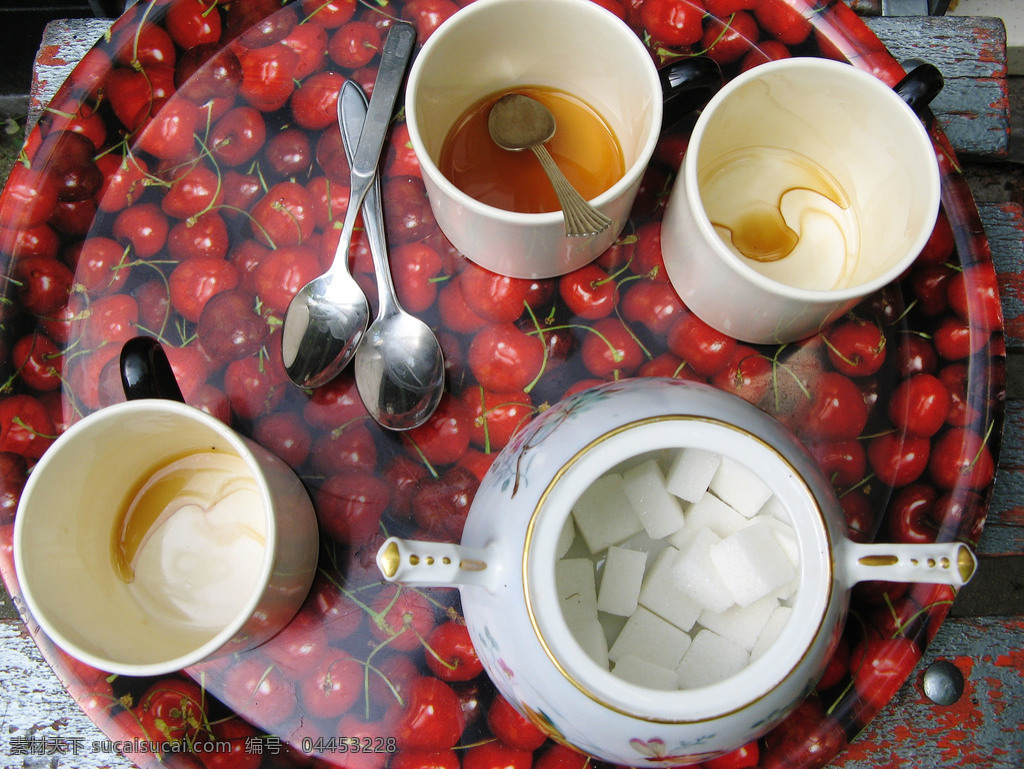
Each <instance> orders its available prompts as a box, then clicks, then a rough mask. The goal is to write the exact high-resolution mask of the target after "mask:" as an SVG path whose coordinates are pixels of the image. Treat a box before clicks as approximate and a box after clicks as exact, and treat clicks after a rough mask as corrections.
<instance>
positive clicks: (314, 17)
mask: <svg viewBox="0 0 1024 769" xmlns="http://www.w3.org/2000/svg"><path fill="white" fill-rule="evenodd" d="M355 12H356V0H302V13H303V14H304V15H305V17H306V18H307V19H309V20H310V21H312V22H315V23H316V24H319V25H320V26H321V27H326V28H327V29H337V28H338V27H340V26H341V25H342V24H344V23H345V22H346V21H348V20H349V19H351V18H352V17H353V16H354V15H355Z"/></svg>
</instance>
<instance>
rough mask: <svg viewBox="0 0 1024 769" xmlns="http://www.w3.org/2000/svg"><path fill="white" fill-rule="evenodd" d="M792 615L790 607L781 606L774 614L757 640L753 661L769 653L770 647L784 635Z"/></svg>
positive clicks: (751, 653) (752, 652)
mask: <svg viewBox="0 0 1024 769" xmlns="http://www.w3.org/2000/svg"><path fill="white" fill-rule="evenodd" d="M792 613H793V610H792V609H790V608H789V607H788V606H780V607H778V608H777V609H776V610H775V611H773V612H772V616H771V617H769V618H768V623H767V624H766V625H765V627H764V630H763V631H762V633H761V637H760V638H758V639H757V643H755V644H754V648H753V649H751V650H750V659H751V661H753V660H756V659H757V658H758V657H760V656H761V655H762V654H764V653H765V652H766V651H768V647H770V646H771V645H772V644H773V643H775V641H776V639H777V638H778V637H779V634H780V633H782V628H784V627H785V626H786V621H787V620H788V619H789V615H790V614H792Z"/></svg>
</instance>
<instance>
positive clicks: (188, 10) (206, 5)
mask: <svg viewBox="0 0 1024 769" xmlns="http://www.w3.org/2000/svg"><path fill="white" fill-rule="evenodd" d="M164 25H165V26H166V28H167V32H168V34H170V36H171V38H172V39H173V40H174V42H175V43H177V44H178V45H179V46H181V47H182V48H194V47H196V46H197V45H205V44H207V43H216V42H218V41H219V40H220V33H221V19H220V13H219V12H218V11H217V7H216V3H215V2H214V1H213V0H184V2H175V3H171V5H170V6H169V7H168V9H167V15H166V16H165V17H164Z"/></svg>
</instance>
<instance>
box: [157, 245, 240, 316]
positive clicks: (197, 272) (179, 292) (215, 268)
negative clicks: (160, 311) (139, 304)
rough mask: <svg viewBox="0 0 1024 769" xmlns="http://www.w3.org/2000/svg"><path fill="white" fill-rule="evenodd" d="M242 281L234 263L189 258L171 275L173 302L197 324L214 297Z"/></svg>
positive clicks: (181, 312) (203, 258)
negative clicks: (207, 304)
mask: <svg viewBox="0 0 1024 769" xmlns="http://www.w3.org/2000/svg"><path fill="white" fill-rule="evenodd" d="M238 283H239V278H238V271H237V270H236V269H235V267H234V265H232V264H231V262H226V261H224V260H223V259H214V258H210V257H201V256H197V257H193V258H191V259H186V260H185V261H184V262H181V263H180V264H178V266H177V267H175V268H174V270H173V271H172V272H171V275H170V278H168V284H169V286H170V291H171V293H170V296H171V305H172V306H173V307H174V309H175V310H177V311H178V312H179V313H180V314H181V315H182V317H184V318H185V319H186V320H190V321H192V322H193V323H196V322H198V321H199V318H200V316H201V315H202V312H203V308H204V307H205V306H206V303H207V302H209V301H210V299H212V298H213V297H214V296H215V295H217V294H219V293H220V292H222V291H230V290H231V289H233V288H236V287H237V286H238Z"/></svg>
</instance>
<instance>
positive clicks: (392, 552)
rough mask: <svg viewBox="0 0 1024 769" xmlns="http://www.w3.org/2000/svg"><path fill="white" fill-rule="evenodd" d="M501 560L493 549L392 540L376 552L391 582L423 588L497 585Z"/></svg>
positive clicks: (392, 538) (378, 566) (393, 538)
mask: <svg viewBox="0 0 1024 769" xmlns="http://www.w3.org/2000/svg"><path fill="white" fill-rule="evenodd" d="M497 563H498V559H497V558H495V557H494V553H493V552H491V549H490V548H477V547H463V546H462V545H452V544H449V543H446V542H418V541H414V540H411V539H400V538H399V537H389V538H388V539H386V540H385V541H384V544H382V545H381V546H380V549H379V550H378V551H377V568H379V569H380V572H381V574H383V575H384V579H386V580H387V581H388V582H400V583H402V584H403V585H416V586H420V587H461V586H464V585H474V586H477V587H483V588H486V589H488V590H490V589H491V588H492V587H494V585H495V581H496V580H495V573H496V571H497Z"/></svg>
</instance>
